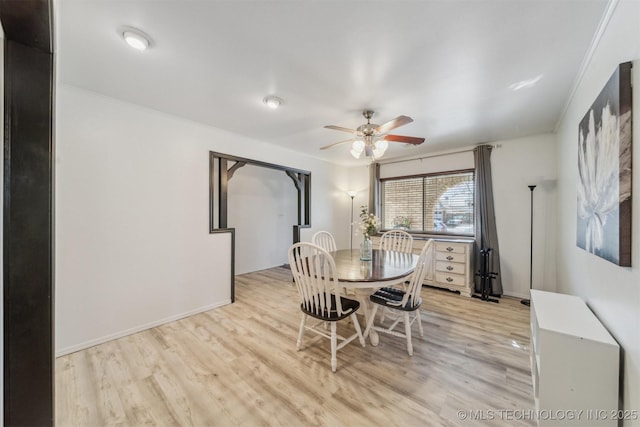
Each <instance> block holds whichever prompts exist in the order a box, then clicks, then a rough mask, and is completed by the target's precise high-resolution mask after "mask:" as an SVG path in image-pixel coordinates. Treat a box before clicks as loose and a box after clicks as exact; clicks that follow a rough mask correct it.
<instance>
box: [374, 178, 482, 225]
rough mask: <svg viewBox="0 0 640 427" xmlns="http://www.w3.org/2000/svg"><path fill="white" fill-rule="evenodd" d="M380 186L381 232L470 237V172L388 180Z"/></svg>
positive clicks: (471, 193)
mask: <svg viewBox="0 0 640 427" xmlns="http://www.w3.org/2000/svg"><path fill="white" fill-rule="evenodd" d="M380 184H381V185H380V191H381V201H382V206H381V207H382V217H381V220H382V227H383V228H384V229H393V228H398V229H404V230H410V231H416V232H423V233H446V234H461V235H473V233H474V230H473V194H474V173H473V171H462V172H448V173H440V174H437V175H435V174H434V175H432V174H430V175H423V176H418V177H409V178H388V179H384V180H381V183H380Z"/></svg>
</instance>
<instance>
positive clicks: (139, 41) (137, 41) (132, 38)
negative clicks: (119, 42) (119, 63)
mask: <svg viewBox="0 0 640 427" xmlns="http://www.w3.org/2000/svg"><path fill="white" fill-rule="evenodd" d="M121 33H122V37H123V38H124V41H125V42H127V44H128V45H129V46H131V47H132V48H134V49H136V50H139V51H145V50H147V49H148V48H149V46H150V45H151V38H150V37H149V36H148V35H146V34H145V33H143V32H142V31H140V30H138V29H137V28H131V27H126V28H122V29H121Z"/></svg>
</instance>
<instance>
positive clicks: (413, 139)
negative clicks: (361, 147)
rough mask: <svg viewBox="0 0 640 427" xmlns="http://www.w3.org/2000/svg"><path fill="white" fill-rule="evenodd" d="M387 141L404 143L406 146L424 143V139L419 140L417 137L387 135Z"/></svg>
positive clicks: (385, 137)
mask: <svg viewBox="0 0 640 427" xmlns="http://www.w3.org/2000/svg"><path fill="white" fill-rule="evenodd" d="M384 139H385V140H386V141H393V142H404V143H405V144H414V145H420V144H422V143H423V142H424V138H417V137H415V136H403V135H385V136H384Z"/></svg>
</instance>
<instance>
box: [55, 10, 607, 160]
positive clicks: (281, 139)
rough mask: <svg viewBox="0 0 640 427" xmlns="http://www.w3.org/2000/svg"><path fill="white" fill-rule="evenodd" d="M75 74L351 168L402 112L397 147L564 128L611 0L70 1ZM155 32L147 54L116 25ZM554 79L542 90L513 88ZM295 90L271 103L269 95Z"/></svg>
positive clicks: (91, 86)
mask: <svg viewBox="0 0 640 427" xmlns="http://www.w3.org/2000/svg"><path fill="white" fill-rule="evenodd" d="M55 5H56V18H57V22H56V28H57V31H58V33H57V52H58V59H57V66H58V71H57V72H58V76H59V78H60V79H61V81H62V82H64V83H67V84H71V85H75V86H79V87H81V88H85V89H88V90H92V91H96V92H99V93H103V94H105V95H108V96H112V97H115V98H119V99H122V100H125V101H129V102H132V103H136V104H139V105H143V106H146V107H150V108H153V109H156V110H160V111H164V112H167V113H170V114H174V115H176V116H181V117H184V118H188V119H191V120H195V121H198V122H202V123H206V124H209V125H211V126H215V127H217V128H221V129H225V130H229V131H232V132H235V133H238V134H241V135H245V136H248V137H252V138H255V139H258V140H262V141H266V142H269V143H273V144H277V145H280V146H283V147H286V148H289V149H292V150H296V151H300V152H303V153H307V154H309V155H312V156H316V157H321V158H324V159H327V160H330V161H333V162H337V163H342V164H355V163H358V164H364V163H366V162H368V160H367V159H362V158H361V159H360V160H359V161H355V160H354V159H353V158H351V156H350V155H349V153H348V152H349V147H348V144H343V145H341V146H338V147H335V148H333V149H330V150H324V151H320V150H319V148H320V147H322V146H324V145H327V144H330V143H332V142H336V141H340V140H342V139H346V138H349V134H347V133H342V132H338V131H335V130H328V129H324V128H323V126H324V125H328V124H333V125H338V126H344V127H348V128H355V127H357V126H358V125H360V124H363V123H364V122H365V120H364V118H363V117H362V115H361V111H362V110H363V109H365V108H367V109H373V110H375V111H376V112H377V114H376V116H375V117H374V120H372V122H374V123H378V124H381V123H384V122H386V121H388V120H390V119H392V118H394V117H396V116H399V115H408V116H411V117H412V118H413V119H414V122H413V123H411V124H409V125H406V126H403V127H400V128H398V129H396V130H394V131H393V132H392V133H395V134H400V135H409V136H420V137H425V138H426V139H427V141H426V142H425V143H424V144H422V145H421V146H417V147H412V146H408V145H405V144H399V143H391V144H390V145H391V146H392V148H390V149H389V150H388V151H387V154H386V155H385V159H387V158H392V157H398V156H401V157H404V156H413V155H418V154H424V153H428V152H432V151H440V150H444V149H450V148H456V147H462V146H469V145H473V144H477V143H481V142H489V141H497V140H502V139H509V138H516V137H520V136H527V135H533V134H540V133H545V132H551V131H553V128H554V126H555V124H556V122H557V121H558V119H559V118H560V115H561V114H562V111H563V109H564V106H565V105H566V103H567V101H568V98H569V96H570V93H571V90H572V87H573V85H574V83H575V81H576V78H577V76H578V73H579V70H580V66H581V63H582V61H583V60H584V58H585V55H586V54H587V52H588V50H589V48H590V46H591V43H592V39H593V37H594V34H595V33H596V30H597V28H598V24H599V22H600V20H601V17H602V15H603V13H604V11H605V8H606V6H607V0H549V1H544V0H469V1H458V0H449V1H447V0H440V1H417V0H414V1H399V0H395V1H392V0H388V1H345V0H342V1H330V0H288V1H279V0H260V1H245V0H233V1H216V0H212V1H204V0H201V1H196V0H162V1H160V0H157V1H154V0H133V1H124V0H58V1H57V2H56V3H55ZM125 25H126V26H133V27H137V28H139V29H141V30H142V31H144V32H146V33H147V34H149V35H150V36H151V37H152V39H153V46H152V48H151V49H149V50H147V51H146V52H142V53H141V52H137V51H134V50H133V49H131V48H129V47H128V46H127V45H126V44H125V43H124V42H123V40H122V38H121V37H120V35H119V33H118V28H120V27H122V26H125ZM540 75H542V78H541V79H540V80H539V82H538V83H537V85H535V86H534V87H532V88H527V89H521V90H519V91H513V90H510V89H509V86H510V85H512V84H514V83H517V82H520V81H523V80H527V79H532V78H535V77H537V76H540ZM268 94H276V95H278V96H280V97H282V98H283V99H284V100H285V102H284V105H283V106H282V107H281V108H280V109H278V110H270V109H268V108H266V107H265V106H264V104H263V103H262V99H263V98H264V96H265V95H268Z"/></svg>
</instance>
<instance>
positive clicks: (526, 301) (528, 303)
mask: <svg viewBox="0 0 640 427" xmlns="http://www.w3.org/2000/svg"><path fill="white" fill-rule="evenodd" d="M535 188H536V186H535V185H530V186H529V190H531V235H530V237H529V244H530V247H529V256H530V258H529V293H531V289H533V190H535ZM520 302H521V303H522V304H524V305H531V300H529V299H523V300H521V301H520Z"/></svg>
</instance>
